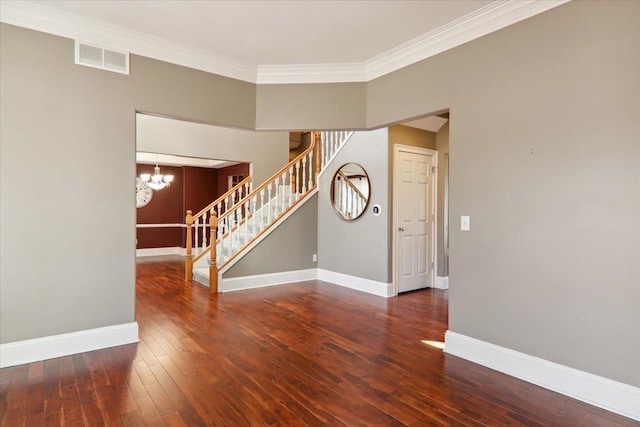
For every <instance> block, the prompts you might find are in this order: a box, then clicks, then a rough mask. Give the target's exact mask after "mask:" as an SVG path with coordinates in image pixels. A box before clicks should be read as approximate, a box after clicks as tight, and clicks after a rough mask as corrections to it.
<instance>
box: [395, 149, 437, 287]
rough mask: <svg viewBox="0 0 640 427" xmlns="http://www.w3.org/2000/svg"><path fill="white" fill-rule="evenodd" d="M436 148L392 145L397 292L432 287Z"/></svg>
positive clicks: (434, 260) (433, 272)
mask: <svg viewBox="0 0 640 427" xmlns="http://www.w3.org/2000/svg"><path fill="white" fill-rule="evenodd" d="M437 164H438V153H437V151H435V150H431V149H426V148H418V147H411V146H405V145H396V146H395V147H394V167H393V170H394V179H393V182H394V187H395V188H394V192H393V194H394V227H393V242H394V276H395V277H394V282H395V284H396V291H397V293H400V292H408V291H412V290H416V289H422V288H428V287H434V282H435V265H436V238H435V237H436V200H437V199H436V188H437V173H435V170H436V165H437Z"/></svg>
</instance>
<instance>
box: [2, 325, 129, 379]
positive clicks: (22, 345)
mask: <svg viewBox="0 0 640 427" xmlns="http://www.w3.org/2000/svg"><path fill="white" fill-rule="evenodd" d="M138 341H139V340H138V323H137V322H131V323H124V324H122V325H114V326H107V327H104V328H96V329H88V330H85V331H78V332H71V333H68V334H60V335H51V336H48V337H42V338H35V339H31V340H25V341H16V342H12V343H7V344H0V368H6V367H7V366H15V365H22V364H24V363H31V362H37V361H40V360H47V359H53V358H56V357H62V356H68V355H70V354H77V353H84V352H86V351H93V350H100V349H103V348H107V347H115V346H117V345H124V344H131V343H136V342H138Z"/></svg>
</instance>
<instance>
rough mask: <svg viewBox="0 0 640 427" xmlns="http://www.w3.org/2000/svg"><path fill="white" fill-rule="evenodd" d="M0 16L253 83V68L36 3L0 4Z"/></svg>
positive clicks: (43, 30)
mask: <svg viewBox="0 0 640 427" xmlns="http://www.w3.org/2000/svg"><path fill="white" fill-rule="evenodd" d="M0 17H1V21H2V22H5V23H7V24H11V25H17V26H19V27H24V28H30V29H32V30H36V31H42V32H45V33H49V34H54V35H56V36H61V37H67V38H70V39H76V40H82V41H83V42H86V43H89V44H97V45H100V46H104V47H105V48H107V49H113V50H119V51H125V52H131V53H133V54H136V55H140V56H146V57H148V58H153V59H157V60H160V61H165V62H170V63H172V64H178V65H182V66H184V67H189V68H195V69H196V70H202V71H207V72H210V73H214V74H218V75H221V76H225V77H231V78H234V79H240V80H244V81H247V82H251V83H255V82H256V78H257V68H256V66H255V65H252V64H249V63H246V62H243V61H238V60H236V59H233V58H228V57H225V56H222V55H217V54H214V53H211V52H207V51H204V50H201V49H196V48H193V47H190V46H186V45H183V44H179V43H175V42H171V41H168V40H165V39H162V38H160V37H154V36H151V35H148V34H144V33H140V32H137V31H133V30H130V29H127V28H123V27H119V26H116V25H112V24H107V23H105V22H102V21H98V20H95V19H91V18H87V17H83V16H80V15H75V14H72V13H67V12H62V11H60V10H58V9H54V8H51V7H47V6H43V5H40V4H36V3H31V2H26V1H2V2H0ZM134 72H135V70H134Z"/></svg>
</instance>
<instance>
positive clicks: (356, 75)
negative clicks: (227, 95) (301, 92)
mask: <svg viewBox="0 0 640 427" xmlns="http://www.w3.org/2000/svg"><path fill="white" fill-rule="evenodd" d="M366 80H367V72H366V69H365V68H364V66H363V65H362V64H295V65H258V78H257V83H258V84H290V83H349V82H364V81H366Z"/></svg>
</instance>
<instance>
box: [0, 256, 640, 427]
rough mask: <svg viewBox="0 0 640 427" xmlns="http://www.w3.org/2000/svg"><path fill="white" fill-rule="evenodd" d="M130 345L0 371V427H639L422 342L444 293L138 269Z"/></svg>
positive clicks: (159, 265)
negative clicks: (197, 277) (218, 289)
mask: <svg viewBox="0 0 640 427" xmlns="http://www.w3.org/2000/svg"><path fill="white" fill-rule="evenodd" d="M136 304H137V307H136V311H137V321H138V323H139V325H140V339H141V341H140V343H139V344H132V345H126V346H120V347H114V348H109V349H105V350H100V351H94V352H89V353H84V354H77V355H73V356H68V357H61V358H58V359H52V360H47V361H44V362H37V363H31V364H28V365H21V366H15V367H11V368H5V369H2V370H0V421H1V423H2V426H7V427H9V426H14V425H15V426H41V425H42V426H44V425H46V426H59V425H64V426H83V425H86V426H93V425H107V426H143V425H147V426H162V425H167V426H183V425H189V426H199V425H213V426H265V425H268V426H319V425H327V426H341V425H349V426H356V425H357V426H362V425H370V426H433V425H447V426H448V425H461V426H476V425H492V426H502V425H527V426H532V425H545V426H551V425H553V426H632V425H635V426H638V425H640V423H634V422H633V421H631V420H629V419H626V418H623V417H620V416H617V415H615V414H611V413H609V412H606V411H603V410H600V409H597V408H595V407H592V406H589V405H587V404H584V403H582V402H578V401H576V400H573V399H570V398H568V397H565V396H562V395H560V394H556V393H553V392H551V391H548V390H544V389H542V388H539V387H536V386H534V385H531V384H528V383H526V382H523V381H520V380H517V379H514V378H511V377H509V376H507V375H503V374H500V373H498V372H495V371H492V370H490V369H486V368H483V367H481V366H479V365H475V364H473V363H470V362H467V361H465V360H462V359H459V358H457V357H454V356H450V355H445V354H444V353H443V352H442V350H441V349H439V348H436V347H434V346H432V345H428V344H425V343H423V342H422V341H423V340H427V341H433V342H436V343H437V342H442V341H443V337H444V332H445V330H446V328H447V292H446V291H441V290H423V291H418V292H413V293H409V294H406V295H402V296H400V297H398V298H391V299H384V298H380V297H375V296H372V295H368V294H363V293H360V292H356V291H352V290H349V289H345V288H341V287H338V286H334V285H330V284H326V283H322V282H316V281H311V282H304V283H298V284H292V285H281V286H275V287H270V288H263V289H258V290H250V291H240V292H232V293H227V294H220V295H213V296H210V295H209V293H208V290H207V289H206V288H203V287H201V286H199V285H185V283H184V281H183V265H182V262H181V260H180V259H179V258H176V257H162V258H160V257H159V258H154V259H145V260H143V261H140V262H139V263H138V285H137V300H136Z"/></svg>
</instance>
